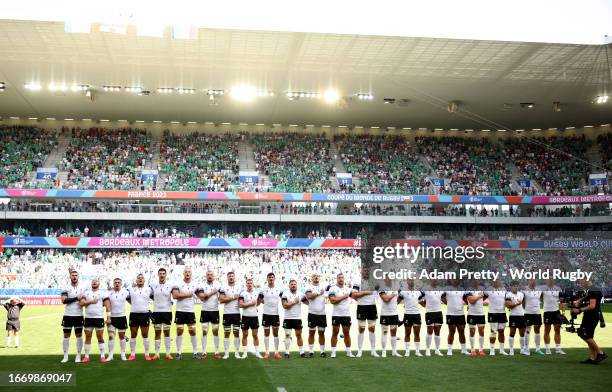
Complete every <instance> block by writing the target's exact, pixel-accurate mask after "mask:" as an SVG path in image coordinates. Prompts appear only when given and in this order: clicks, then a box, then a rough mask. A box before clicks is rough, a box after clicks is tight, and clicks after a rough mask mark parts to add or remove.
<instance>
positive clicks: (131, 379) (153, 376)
mask: <svg viewBox="0 0 612 392" xmlns="http://www.w3.org/2000/svg"><path fill="white" fill-rule="evenodd" d="M605 310H606V315H607V317H606V318H607V320H608V323H609V324H612V306H610V305H607V306H606V307H605ZM353 312H354V310H353ZM198 313H199V312H198ZM61 316H62V307H61V306H52V307H44V306H40V307H36V306H30V307H26V308H24V310H23V312H22V332H21V341H22V343H21V347H20V348H19V349H14V348H5V347H4V344H5V338H3V339H2V340H0V347H1V348H0V372H9V371H10V372H14V371H20V372H24V371H37V372H41V371H46V372H49V371H53V372H61V371H76V381H77V385H76V387H30V388H25V387H24V388H15V387H0V390H1V389H6V390H9V389H10V390H11V391H20V390H36V391H42V390H52V391H57V390H63V389H67V390H78V391H85V390H104V391H110V392H120V391H129V390H134V391H143V390H148V391H167V390H168V391H170V390H172V391H192V390H195V389H194V388H197V390H203V391H234V390H243V391H274V392H276V391H283V389H284V390H286V391H289V392H292V391H334V392H337V391H370V392H371V391H381V390H383V391H410V390H415V391H428V390H439V391H463V390H466V391H508V390H519V391H521V392H524V391H533V390H558V391H579V390H602V391H605V390H612V359H609V360H607V361H604V362H602V363H601V364H599V365H597V366H592V365H581V364H579V363H578V362H579V361H580V360H582V359H584V358H586V355H587V351H586V346H585V345H584V344H583V343H582V341H581V340H580V339H579V338H578V337H577V336H576V335H575V334H570V333H567V332H565V331H564V332H563V337H562V339H563V340H562V346H563V348H564V350H565V351H566V352H567V355H565V356H559V355H551V356H545V357H541V356H535V355H531V356H529V357H525V356H521V355H515V356H514V357H502V356H499V355H497V356H495V357H493V358H490V357H489V356H486V357H478V358H472V357H469V356H461V355H459V354H458V351H457V348H458V342H457V339H455V355H453V356H452V357H442V358H441V357H430V358H426V357H422V358H416V357H414V356H411V357H410V358H392V357H388V358H384V359H382V358H380V359H377V358H371V357H370V356H369V342H368V339H367V337H366V339H365V343H364V347H365V348H368V349H367V350H364V357H363V358H358V359H357V358H346V357H345V355H344V350H343V344H342V343H339V350H338V358H335V359H331V358H319V357H315V358H312V359H310V358H308V359H306V358H299V356H298V355H297V353H293V354H292V357H291V359H289V360H285V359H282V360H272V359H271V360H257V359H255V358H254V357H252V356H249V358H248V359H247V360H236V359H234V358H233V356H231V357H230V359H228V360H215V359H213V358H211V356H209V359H207V360H206V361H196V360H193V359H192V356H191V346H190V343H189V339H188V338H185V339H184V342H183V343H184V354H183V358H184V359H183V360H182V361H165V360H161V361H156V362H146V361H144V359H143V358H142V355H141V354H140V355H139V356H138V360H136V361H133V362H121V361H118V360H117V359H118V350H119V347H118V344H116V346H117V347H116V348H115V354H116V356H115V361H113V362H111V363H106V364H103V363H100V362H99V356H98V354H97V352H98V351H97V345H96V343H95V339H94V341H93V342H92V343H93V344H92V356H91V359H92V361H91V362H90V363H88V364H75V363H74V362H73V361H72V360H73V355H71V361H70V362H68V363H66V364H60V363H59V361H60V359H61V328H60V320H61ZM304 332H306V330H304ZM329 332H330V328H328V333H329ZM377 332H380V331H379V326H377ZM445 332H446V326H444V327H443V328H442V335H443V336H442V344H441V348H442V349H443V353H444V352H445V351H446V336H445ZM356 333H357V326H356V325H355V324H353V327H352V335H353V348H354V349H355V347H356V342H357V339H356ZM172 334H173V335H174V329H173V332H172ZM199 334H200V327H199V326H198V344H199V340H200V339H199ZM260 335H261V336H262V337H263V331H261V330H260ZM281 335H282V330H281ZM403 335H404V334H403V328H402V329H400V332H399V336H400V339H401V340H403ZM424 336H425V335H424V330H422V331H421V341H422V343H421V347H424V340H425V339H424ZM485 337H486V341H487V343H486V344H485V346H486V347H488V332H486V334H485ZM596 340H597V341H598V343H599V344H600V345H601V346H602V347H604V350H607V351H608V353H612V326H609V327H607V328H605V329H600V328H598V329H597V332H596ZM294 342H295V339H294ZM377 344H380V342H379V339H378V337H377ZM532 344H533V343H532ZM221 345H222V343H221ZM468 345H469V343H468ZM515 345H516V346H518V339H517V342H516V343H515ZM260 346H261V347H262V348H263V340H261V338H260ZM387 346H388V349H389V344H388V345H387ZM232 347H233V343H232ZM281 347H284V346H283V344H282V337H281ZM316 347H317V346H316V345H315V348H316ZM70 348H71V353H74V350H75V342H74V340H71V346H70ZM151 348H153V342H151ZM329 348H330V347H329V339H328V340H327V349H328V350H329ZM398 348H401V350H400V352H402V353H403V343H400V344H398ZM128 350H129V346H128ZM138 351H139V353H141V352H142V342H141V341H140V338H139V341H138ZM162 351H163V345H162ZM173 351H174V339H173ZM208 351H209V352H212V351H213V345H212V337H209V345H208ZM517 351H518V350H517Z"/></svg>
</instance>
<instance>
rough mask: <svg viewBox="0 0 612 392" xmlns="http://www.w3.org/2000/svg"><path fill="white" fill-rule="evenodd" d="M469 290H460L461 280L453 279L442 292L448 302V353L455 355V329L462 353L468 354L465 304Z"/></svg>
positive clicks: (443, 298)
mask: <svg viewBox="0 0 612 392" xmlns="http://www.w3.org/2000/svg"><path fill="white" fill-rule="evenodd" d="M466 300H467V292H465V291H463V290H459V280H457V279H454V280H452V281H451V286H449V287H448V289H447V290H446V291H445V292H444V294H442V301H443V302H444V303H445V304H446V324H447V325H448V340H447V342H448V349H447V350H446V355H449V356H450V355H453V341H454V340H455V331H457V334H458V335H459V344H460V345H461V354H468V352H467V350H466V348H465V312H464V306H465V303H466Z"/></svg>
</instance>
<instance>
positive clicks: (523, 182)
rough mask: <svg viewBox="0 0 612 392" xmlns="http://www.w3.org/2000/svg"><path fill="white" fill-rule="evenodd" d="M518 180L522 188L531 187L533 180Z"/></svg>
mask: <svg viewBox="0 0 612 392" xmlns="http://www.w3.org/2000/svg"><path fill="white" fill-rule="evenodd" d="M516 182H517V183H518V184H519V186H520V187H521V188H531V180H525V179H518V180H516Z"/></svg>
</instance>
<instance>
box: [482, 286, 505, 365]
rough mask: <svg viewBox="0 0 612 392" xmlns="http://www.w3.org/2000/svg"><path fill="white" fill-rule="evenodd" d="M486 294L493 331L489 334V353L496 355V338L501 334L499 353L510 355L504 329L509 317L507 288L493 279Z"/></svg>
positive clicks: (490, 325)
mask: <svg viewBox="0 0 612 392" xmlns="http://www.w3.org/2000/svg"><path fill="white" fill-rule="evenodd" d="M484 295H485V296H486V297H487V299H488V300H489V314H488V320H487V321H488V322H489V328H491V332H490V335H489V345H490V346H489V347H490V348H489V355H495V340H496V338H497V337H498V335H499V339H498V340H499V353H500V354H501V355H508V353H507V352H506V350H505V347H504V345H505V342H506V340H505V336H504V330H505V329H506V323H507V322H508V318H507V316H506V288H505V287H503V286H502V284H501V282H500V281H498V280H493V281H491V286H489V287H488V288H487V289H486V290H485V291H484Z"/></svg>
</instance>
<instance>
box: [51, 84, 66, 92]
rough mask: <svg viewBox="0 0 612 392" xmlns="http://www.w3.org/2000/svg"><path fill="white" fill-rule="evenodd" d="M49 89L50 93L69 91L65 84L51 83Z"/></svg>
mask: <svg viewBox="0 0 612 392" xmlns="http://www.w3.org/2000/svg"><path fill="white" fill-rule="evenodd" d="M48 88H49V90H50V91H68V86H66V85H65V84H63V83H61V84H55V83H51V84H49V86H48Z"/></svg>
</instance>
